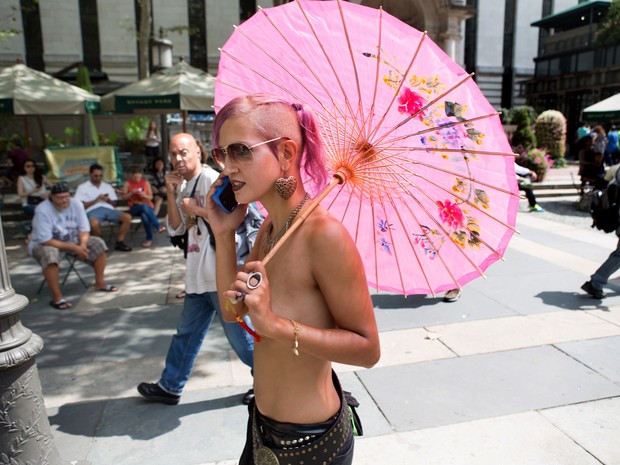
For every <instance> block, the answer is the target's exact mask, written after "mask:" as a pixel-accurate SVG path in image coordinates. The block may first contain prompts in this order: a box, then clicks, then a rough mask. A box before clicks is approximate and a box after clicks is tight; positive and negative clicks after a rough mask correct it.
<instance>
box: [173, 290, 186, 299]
mask: <svg viewBox="0 0 620 465" xmlns="http://www.w3.org/2000/svg"><path fill="white" fill-rule="evenodd" d="M175 297H176V298H177V299H184V298H185V291H181V292H179V293H178V294H177V295H176V296H175Z"/></svg>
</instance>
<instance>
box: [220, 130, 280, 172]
mask: <svg viewBox="0 0 620 465" xmlns="http://www.w3.org/2000/svg"><path fill="white" fill-rule="evenodd" d="M281 139H286V140H288V137H276V138H275V139H270V140H266V141H265V142H259V143H258V144H254V145H246V144H243V143H241V142H234V143H232V144H229V145H227V146H226V147H219V148H216V149H212V150H211V156H212V157H213V160H214V161H215V163H217V164H218V165H220V166H221V167H222V168H223V167H224V161H225V160H226V157H229V159H230V161H231V162H232V163H247V162H249V161H251V160H252V149H253V148H255V147H258V146H259V145H264V144H269V143H270V142H275V141H277V140H281Z"/></svg>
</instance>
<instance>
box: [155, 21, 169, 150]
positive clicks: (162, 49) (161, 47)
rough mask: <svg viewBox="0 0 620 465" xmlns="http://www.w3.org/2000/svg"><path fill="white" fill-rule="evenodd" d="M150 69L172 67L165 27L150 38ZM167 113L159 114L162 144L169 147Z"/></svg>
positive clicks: (156, 69)
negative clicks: (157, 34)
mask: <svg viewBox="0 0 620 465" xmlns="http://www.w3.org/2000/svg"><path fill="white" fill-rule="evenodd" d="M150 58H151V60H150V70H151V74H153V73H156V72H157V71H161V70H162V69H166V68H172V41H171V40H169V39H165V38H164V29H163V28H162V27H160V28H159V37H158V38H156V37H151V40H150ZM166 124H167V122H166V115H165V114H161V115H160V116H159V127H160V128H161V131H160V132H161V135H162V140H161V143H160V145H161V146H162V147H168V131H167V127H166Z"/></svg>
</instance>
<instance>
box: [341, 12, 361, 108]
mask: <svg viewBox="0 0 620 465" xmlns="http://www.w3.org/2000/svg"><path fill="white" fill-rule="evenodd" d="M340 1H341V0H337V3H338V11H339V12H340V19H341V20H342V30H343V32H344V36H345V38H346V42H347V48H348V50H349V57H350V58H351V65H353V74H354V75H355V85H356V86H357V111H358V112H359V111H360V110H361V108H362V89H361V87H360V78H359V75H358V73H357V65H356V64H355V57H354V56H353V49H352V48H351V39H350V38H349V29H348V28H347V22H346V20H345V19H344V11H343V10H342V4H341V3H340ZM345 95H346V94H345ZM347 100H348V99H347Z"/></svg>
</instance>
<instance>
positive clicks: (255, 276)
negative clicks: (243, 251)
mask: <svg viewBox="0 0 620 465" xmlns="http://www.w3.org/2000/svg"><path fill="white" fill-rule="evenodd" d="M252 280H254V281H255V282H254V283H252ZM262 282H263V275H262V274H261V273H259V272H258V271H252V272H251V273H250V274H249V275H248V280H247V281H246V282H245V284H246V285H247V286H248V289H256V288H257V287H258V286H260V285H261V284H262Z"/></svg>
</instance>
